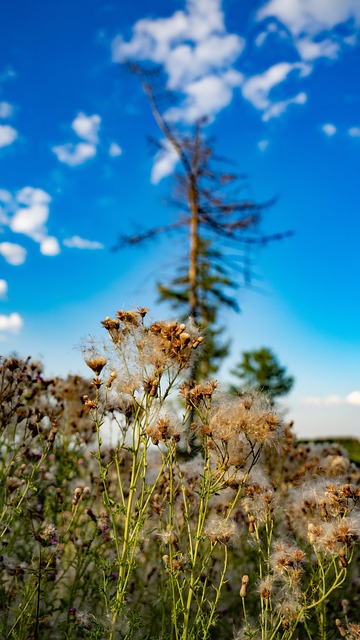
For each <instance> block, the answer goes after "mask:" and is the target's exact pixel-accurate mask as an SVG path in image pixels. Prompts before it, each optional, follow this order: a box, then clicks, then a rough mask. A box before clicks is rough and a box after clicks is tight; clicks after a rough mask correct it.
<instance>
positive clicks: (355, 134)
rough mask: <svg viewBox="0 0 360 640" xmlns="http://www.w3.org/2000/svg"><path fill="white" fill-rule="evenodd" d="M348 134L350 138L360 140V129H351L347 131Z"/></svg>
mask: <svg viewBox="0 0 360 640" xmlns="http://www.w3.org/2000/svg"><path fill="white" fill-rule="evenodd" d="M348 134H349V136H351V138H360V127H351V129H349V130H348Z"/></svg>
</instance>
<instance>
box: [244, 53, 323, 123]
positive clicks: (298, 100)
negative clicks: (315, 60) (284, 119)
mask: <svg viewBox="0 0 360 640" xmlns="http://www.w3.org/2000/svg"><path fill="white" fill-rule="evenodd" d="M310 72H311V67H310V66H309V65H307V64H304V63H303V62H293V63H290V62H278V63H277V64H274V65H273V66H272V67H270V68H269V69H267V70H266V71H264V73H261V74H258V75H255V76H252V77H250V78H248V79H247V80H245V82H244V83H243V87H242V93H243V96H244V98H245V99H246V100H248V101H249V102H251V104H253V105H254V107H255V108H256V109H259V110H260V111H263V120H265V121H267V120H270V118H274V117H278V116H279V115H281V114H282V113H284V111H285V110H286V109H287V107H288V106H289V105H290V104H304V103H305V102H306V94H305V93H304V92H301V93H299V94H298V95H297V96H295V97H294V98H289V99H287V100H278V101H273V100H272V99H271V95H270V94H271V91H272V89H274V87H276V86H277V85H279V84H281V83H283V82H284V81H285V80H287V79H288V77H289V76H290V74H293V73H297V74H298V75H299V76H300V77H304V76H307V75H309V73H310Z"/></svg>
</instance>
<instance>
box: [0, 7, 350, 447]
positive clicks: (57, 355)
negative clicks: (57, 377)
mask: <svg viewBox="0 0 360 640" xmlns="http://www.w3.org/2000/svg"><path fill="white" fill-rule="evenodd" d="M359 33H360V4H359V1H358V0H342V2H339V1H338V0H328V1H327V2H326V3H324V2H322V0H263V1H260V0H259V1H258V2H255V1H251V2H250V1H249V0H247V1H242V2H240V1H239V0H237V1H236V0H223V2H221V0H187V1H185V0H181V1H180V0H176V1H175V0H168V1H167V2H163V1H162V2H160V1H159V0H157V1H154V0H152V1H151V2H150V1H145V0H142V1H140V0H138V1H137V2H133V3H125V2H121V3H120V2H117V3H112V2H111V0H109V3H104V2H100V1H99V0H97V1H95V0H93V1H90V0H87V1H86V2H85V1H84V0H78V1H77V2H76V3H74V2H70V0H63V1H62V2H61V3H53V2H45V1H44V0H37V1H35V2H32V3H30V4H29V3H26V2H25V1H24V0H14V2H12V3H11V4H10V3H8V4H7V6H6V8H5V9H4V11H3V14H2V20H1V23H0V50H1V55H0V168H1V170H0V225H1V227H0V228H1V231H2V233H1V236H0V265H1V273H0V295H1V300H0V303H1V308H0V338H1V347H2V352H3V353H4V354H7V353H11V352H17V353H18V354H19V355H21V356H26V355H28V354H31V355H33V356H34V357H36V358H38V357H41V358H42V359H43V361H44V363H45V366H46V372H47V373H48V374H62V375H65V374H66V373H67V372H68V371H73V372H83V373H85V368H84V365H83V364H82V358H81V350H80V348H79V345H80V344H81V341H82V340H83V339H84V338H86V336H89V335H90V336H98V335H101V327H100V324H99V321H100V320H101V319H103V318H104V317H105V316H106V315H110V316H111V315H112V314H114V313H115V311H116V310H117V309H118V308H131V307H133V306H136V305H142V306H149V307H150V309H151V314H152V316H153V317H156V318H158V317H163V316H168V315H169V311H168V310H167V309H166V308H164V307H159V305H157V303H156V294H155V283H156V280H157V278H159V277H160V278H161V276H162V275H163V273H170V272H171V268H172V267H173V266H174V264H176V257H177V256H180V255H181V248H182V247H181V242H180V241H179V242H176V241H174V240H169V239H163V240H162V241H161V242H160V243H158V244H151V245H149V246H148V247H143V248H141V249H136V250H135V249H131V250H130V249H127V250H126V251H123V252H121V253H113V252H111V251H110V249H111V247H112V246H113V245H114V244H115V243H116V239H117V237H118V235H120V234H123V233H131V232H132V231H134V230H137V229H144V228H146V227H147V226H153V225H155V224H165V223H167V222H169V221H171V219H172V215H173V213H174V212H172V211H171V209H170V208H169V207H164V206H163V205H162V200H163V199H164V197H165V196H166V194H168V193H169V190H170V188H171V181H170V179H169V177H168V176H169V175H170V174H171V171H172V169H173V167H174V163H175V159H174V154H173V153H172V151H171V149H169V150H168V152H163V153H162V154H158V155H157V156H155V157H154V155H153V154H151V152H150V149H149V145H148V144H147V142H146V137H147V136H148V135H150V136H156V137H158V131H157V129H156V125H155V124H154V122H153V120H152V117H151V113H150V109H149V106H148V104H147V102H146V98H145V96H144V95H143V94H142V92H141V88H140V86H139V84H138V83H137V81H136V79H135V78H134V77H132V76H131V74H129V73H128V72H126V71H125V70H124V68H123V67H122V66H121V62H122V61H123V60H124V58H126V57H132V58H133V59H135V60H138V61H139V62H143V63H155V64H157V65H159V66H160V67H162V68H163V71H164V78H165V81H166V83H167V87H168V88H170V89H172V90H176V91H177V94H178V96H179V99H178V102H177V103H176V105H174V106H173V107H172V108H171V109H170V108H169V112H168V113H167V117H168V118H169V119H171V121H172V122H173V123H174V125H175V126H181V127H186V126H191V124H192V123H193V122H194V121H195V120H196V119H197V118H199V117H201V116H203V115H206V116H208V117H209V120H210V124H209V127H208V131H209V134H210V135H213V136H214V137H215V138H216V150H217V152H218V153H219V154H221V155H224V156H227V157H229V158H232V159H233V160H234V161H235V162H236V170H237V171H238V172H239V173H245V174H246V175H247V176H248V181H249V185H251V186H250V187H249V188H250V189H251V194H252V196H253V197H254V198H255V199H256V200H258V201H261V200H267V199H269V198H272V197H273V196H277V197H278V200H277V203H276V205H275V206H274V207H273V208H272V209H271V210H269V211H268V212H267V213H266V215H265V218H264V221H263V230H264V232H268V233H275V232H279V231H286V230H289V229H290V230H292V231H293V232H294V235H293V237H291V238H289V239H287V240H284V241H283V242H280V243H273V244H272V245H270V246H268V247H267V248H266V249H264V250H262V251H261V252H260V253H259V254H258V255H257V258H256V262H255V269H254V270H255V275H256V278H255V280H254V285H256V286H254V287H253V289H243V288H242V289H241V290H240V294H239V302H240V306H241V308H242V313H241V314H240V315H235V314H232V313H230V312H228V313H227V314H226V316H224V317H223V320H224V322H226V324H227V325H228V327H229V336H230V337H231V338H232V340H233V351H232V356H231V358H230V359H229V361H228V362H227V363H225V364H224V367H223V369H222V371H221V376H220V377H221V379H222V380H223V381H225V380H226V378H227V376H228V371H229V369H230V368H231V366H232V364H233V363H234V362H235V361H236V359H237V358H238V356H239V354H240V352H241V351H243V350H245V349H253V348H258V347H260V346H269V347H271V348H273V349H274V351H275V352H276V353H277V354H278V356H279V359H280V360H281V362H282V363H284V364H285V365H287V366H288V369H289V371H290V372H291V373H293V374H294V375H295V377H296V386H295V388H294V390H293V392H292V394H291V396H289V397H288V398H287V400H286V405H287V406H288V409H289V411H288V416H289V417H292V418H294V419H295V425H296V429H297V432H298V433H299V434H301V435H332V434H336V433H337V434H342V435H346V434H353V435H359V434H360V379H359V362H360V337H359V320H358V318H359V315H360V300H359V293H358V292H359V279H360V266H359V259H358V252H359V250H358V247H359V231H360V221H359V204H360V190H359V159H360V88H359V82H358V79H359V77H360V48H359Z"/></svg>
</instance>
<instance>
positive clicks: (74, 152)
mask: <svg viewBox="0 0 360 640" xmlns="http://www.w3.org/2000/svg"><path fill="white" fill-rule="evenodd" d="M53 152H54V153H55V155H56V157H57V159H58V160H59V162H62V163H64V164H67V165H68V166H69V167H78V166H79V165H81V164H84V163H85V162H87V160H90V159H91V158H94V157H95V156H96V146H95V145H94V144H91V143H89V142H78V143H77V144H73V143H71V142H68V143H67V144H62V145H59V146H58V147H53Z"/></svg>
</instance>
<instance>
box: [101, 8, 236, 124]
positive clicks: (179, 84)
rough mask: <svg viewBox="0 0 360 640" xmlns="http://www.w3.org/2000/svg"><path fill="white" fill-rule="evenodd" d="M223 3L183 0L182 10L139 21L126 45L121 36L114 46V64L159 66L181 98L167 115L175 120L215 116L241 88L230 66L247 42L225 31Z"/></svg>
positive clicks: (191, 119) (169, 85)
mask: <svg viewBox="0 0 360 640" xmlns="http://www.w3.org/2000/svg"><path fill="white" fill-rule="evenodd" d="M221 5H222V1H221V0H187V2H186V7H185V10H184V11H176V12H175V13H174V14H173V15H172V16H170V17H169V18H160V19H154V20H152V19H144V20H139V21H138V22H137V23H136V24H135V25H134V27H133V34H132V38H131V40H130V41H129V42H125V41H124V40H123V38H122V37H120V36H118V37H117V38H116V39H115V40H114V42H113V47H112V48H113V60H114V61H115V62H122V61H124V60H126V59H131V60H149V61H151V62H154V63H155V64H157V65H162V66H163V68H164V71H165V72H166V74H167V77H168V81H167V87H168V88H169V89H176V90H177V91H179V92H180V93H182V94H183V96H184V98H183V101H182V102H181V104H180V106H179V107H177V108H176V109H170V110H169V111H168V113H167V114H166V115H167V117H171V118H172V119H173V120H176V121H183V122H187V123H190V122H193V121H194V120H196V119H198V118H200V117H202V116H210V117H213V116H214V115H215V114H216V113H218V112H219V111H221V110H222V109H223V108H224V107H226V106H227V105H228V104H229V102H230V101H231V99H232V96H233V89H234V88H235V87H236V86H239V84H240V78H242V76H241V75H240V74H239V73H238V72H236V71H235V70H234V69H233V67H232V65H233V63H234V62H235V60H236V59H237V58H238V57H239V55H240V54H241V52H242V50H243V48H244V44H245V42H244V40H243V38H241V37H240V36H238V35H236V34H229V33H227V31H226V28H225V24H224V14H223V11H222V9H221ZM235 78H236V79H235Z"/></svg>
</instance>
